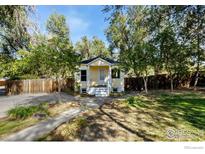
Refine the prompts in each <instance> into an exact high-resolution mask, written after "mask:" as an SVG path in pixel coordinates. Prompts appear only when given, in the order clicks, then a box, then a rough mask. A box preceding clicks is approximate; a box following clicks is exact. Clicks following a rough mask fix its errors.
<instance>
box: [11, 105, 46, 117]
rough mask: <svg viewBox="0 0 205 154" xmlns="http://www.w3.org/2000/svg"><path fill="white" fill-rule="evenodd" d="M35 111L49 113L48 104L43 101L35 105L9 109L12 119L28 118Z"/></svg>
mask: <svg viewBox="0 0 205 154" xmlns="http://www.w3.org/2000/svg"><path fill="white" fill-rule="evenodd" d="M35 113H43V114H45V115H48V114H49V112H48V104H47V103H41V104H39V105H35V106H16V107H14V108H12V109H10V110H9V111H8V116H9V117H10V118H11V119H26V118H28V117H31V116H32V115H34V114H35Z"/></svg>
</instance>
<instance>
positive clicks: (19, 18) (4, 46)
mask: <svg viewBox="0 0 205 154" xmlns="http://www.w3.org/2000/svg"><path fill="white" fill-rule="evenodd" d="M33 12H34V9H33V7H31V6H20V5H18V6H17V5H16V6H9V5H5V6H3V5H2V6H0V40H1V41H0V48H1V51H0V53H1V52H2V53H3V54H6V55H7V58H14V57H15V52H17V51H18V50H19V49H23V48H27V47H28V44H29V41H30V34H29V32H28V29H29V28H30V27H33V23H32V22H31V21H30V20H29V18H28V17H29V15H30V14H31V13H33ZM31 30H32V29H30V31H31Z"/></svg>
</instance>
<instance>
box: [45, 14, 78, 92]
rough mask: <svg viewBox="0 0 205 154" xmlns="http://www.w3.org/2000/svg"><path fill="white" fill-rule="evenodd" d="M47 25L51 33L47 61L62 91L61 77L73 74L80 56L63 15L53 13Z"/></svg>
mask: <svg viewBox="0 0 205 154" xmlns="http://www.w3.org/2000/svg"><path fill="white" fill-rule="evenodd" d="M46 27H47V30H48V32H49V34H50V35H51V38H50V39H49V40H48V44H47V52H48V59H47V62H46V63H47V65H48V66H49V70H50V72H51V73H52V74H51V75H53V76H55V77H56V78H57V79H58V91H59V92H60V91H61V89H60V78H65V77H67V76H73V73H74V70H75V69H76V65H77V63H78V56H77V55H76V54H75V52H74V49H73V46H72V44H71V42H70V40H69V28H68V27H67V25H66V19H65V17H64V16H63V15H59V14H56V13H55V14H52V15H51V16H50V17H49V19H48V21H47V26H46Z"/></svg>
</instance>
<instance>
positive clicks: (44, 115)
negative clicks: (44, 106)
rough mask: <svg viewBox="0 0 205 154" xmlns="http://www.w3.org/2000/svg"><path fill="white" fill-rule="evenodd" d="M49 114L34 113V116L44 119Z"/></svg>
mask: <svg viewBox="0 0 205 154" xmlns="http://www.w3.org/2000/svg"><path fill="white" fill-rule="evenodd" d="M46 116H47V115H46V114H45V113H35V114H34V115H33V117H34V118H36V119H38V120H41V119H44V118H45V117H46Z"/></svg>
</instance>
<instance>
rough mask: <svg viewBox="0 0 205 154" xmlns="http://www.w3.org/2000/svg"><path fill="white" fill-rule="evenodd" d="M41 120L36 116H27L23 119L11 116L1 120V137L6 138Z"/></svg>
mask: <svg viewBox="0 0 205 154" xmlns="http://www.w3.org/2000/svg"><path fill="white" fill-rule="evenodd" d="M37 122H39V120H37V119H34V118H27V119H21V120H11V119H9V118H5V119H1V120H0V138H2V139H3V138H5V137H6V136H8V135H10V134H12V133H15V132H18V131H20V130H22V129H24V128H26V127H29V126H32V125H34V124H36V123H37Z"/></svg>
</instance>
